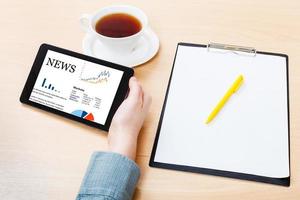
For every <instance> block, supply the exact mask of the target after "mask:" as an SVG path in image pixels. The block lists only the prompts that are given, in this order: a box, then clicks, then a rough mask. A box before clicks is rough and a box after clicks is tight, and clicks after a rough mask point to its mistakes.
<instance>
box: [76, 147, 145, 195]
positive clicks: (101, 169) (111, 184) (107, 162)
mask: <svg viewBox="0 0 300 200" xmlns="http://www.w3.org/2000/svg"><path fill="white" fill-rule="evenodd" d="M139 176H140V169H139V167H138V166H137V165H136V163H135V162H134V161H132V160H130V159H128V158H127V157H125V156H122V155H120V154H116V153H109V152H95V153H94V154H93V155H92V157H91V160H90V163H89V166H88V169H87V171H86V174H85V177H84V179H83V181H82V184H81V187H80V191H79V193H78V195H77V198H76V200H104V199H105V200H129V199H131V198H132V195H133V193H134V189H135V186H136V184H137V181H138V179H139Z"/></svg>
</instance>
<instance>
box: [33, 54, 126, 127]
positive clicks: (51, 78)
mask: <svg viewBox="0 0 300 200" xmlns="http://www.w3.org/2000/svg"><path fill="white" fill-rule="evenodd" d="M123 73H124V72H123V71H120V70H117V69H113V68H110V67H106V66H103V65H100V64H96V63H92V62H89V61H86V60H82V59H79V58H76V57H72V56H69V55H65V54H62V53H58V52H55V51H52V50H48V51H47V54H46V56H45V59H44V61H43V64H42V66H41V69H40V72H39V75H38V77H37V79H36V82H35V84H34V87H33V89H32V92H31V94H30V97H29V100H30V101H33V102H36V103H38V104H42V105H44V106H47V107H51V108H53V109H56V110H59V111H63V112H65V113H69V114H72V115H75V116H77V117H79V118H83V119H86V120H90V121H93V122H96V123H98V124H102V125H104V124H105V122H106V119H107V116H108V114H109V111H110V108H111V106H112V103H113V101H114V97H115V95H116V92H117V90H118V87H119V84H120V82H121V79H122V76H123Z"/></svg>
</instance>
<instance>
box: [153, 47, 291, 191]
mask: <svg viewBox="0 0 300 200" xmlns="http://www.w3.org/2000/svg"><path fill="white" fill-rule="evenodd" d="M179 46H190V47H199V48H207V49H208V50H209V48H216V49H225V50H226V49H227V50H229V51H232V52H234V53H236V52H242V53H246V54H247V53H250V54H253V55H256V54H266V55H274V56H281V57H284V58H285V59H286V80H287V82H286V84H287V113H288V116H287V119H288V136H287V137H288V162H289V163H288V165H289V176H288V177H284V178H273V177H267V176H258V175H253V174H247V173H239V172H231V171H224V170H216V169H209V168H201V167H192V166H186V165H177V164H170V163H162V162H157V161H155V155H156V150H157V145H158V141H159V137H160V130H161V126H162V123H163V119H164V113H165V109H166V105H167V100H168V94H169V90H170V85H171V81H172V75H173V71H174V65H175V61H176V56H177V52H178V47H179ZM149 166H151V167H156V168H163V169H171V170H178V171H185V172H193V173H201V174H208V175H214V176H222V177H229V178H236V179H242V180H249V181H257V182H262V183H269V184H275V185H281V186H290V176H291V170H290V112H289V73H288V56H287V55H286V54H281V53H270V52H263V51H256V50H255V49H254V48H249V47H241V46H235V45H223V44H217V43H210V44H208V45H203V44H192V43H183V42H180V43H178V44H177V48H176V53H175V57H174V61H173V66H172V70H171V74H170V78H169V82H168V87H167V91H166V95H165V99H164V103H163V107H162V111H161V115H160V119H159V123H158V127H157V132H156V136H155V140H154V144H153V148H152V152H151V157H150V161H149Z"/></svg>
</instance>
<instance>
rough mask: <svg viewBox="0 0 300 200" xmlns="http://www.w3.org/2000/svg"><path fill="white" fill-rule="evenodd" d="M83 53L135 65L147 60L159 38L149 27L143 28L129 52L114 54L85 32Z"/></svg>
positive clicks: (153, 54)
mask: <svg viewBox="0 0 300 200" xmlns="http://www.w3.org/2000/svg"><path fill="white" fill-rule="evenodd" d="M82 48H83V53H85V54H87V55H89V56H93V57H96V58H99V59H102V60H107V61H110V62H113V63H117V64H120V65H124V66H127V67H135V66H138V65H141V64H143V63H145V62H147V61H149V60H150V59H151V58H152V57H153V56H155V54H156V53H157V51H158V49H159V40H158V37H157V35H156V34H155V33H154V32H153V31H152V30H151V29H150V28H147V29H145V32H144V34H143V35H142V37H141V38H140V40H139V42H138V44H137V47H136V48H135V49H134V50H133V51H132V53H130V54H126V55H120V54H117V55H116V54H115V53H114V52H112V51H110V50H108V49H107V47H105V46H104V45H103V44H102V43H101V42H100V41H99V40H97V38H96V37H95V36H93V35H92V34H86V35H85V37H84V39H83V41H82Z"/></svg>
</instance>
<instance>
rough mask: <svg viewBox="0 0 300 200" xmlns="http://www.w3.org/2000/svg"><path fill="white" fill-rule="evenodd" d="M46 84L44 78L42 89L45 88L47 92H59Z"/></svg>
mask: <svg viewBox="0 0 300 200" xmlns="http://www.w3.org/2000/svg"><path fill="white" fill-rule="evenodd" d="M47 84H48V83H47V79H46V78H44V80H43V83H42V87H43V88H46V89H48V90H53V91H54V92H59V91H57V90H56V89H55V88H54V86H53V85H52V84H51V83H50V84H49V85H47Z"/></svg>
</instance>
